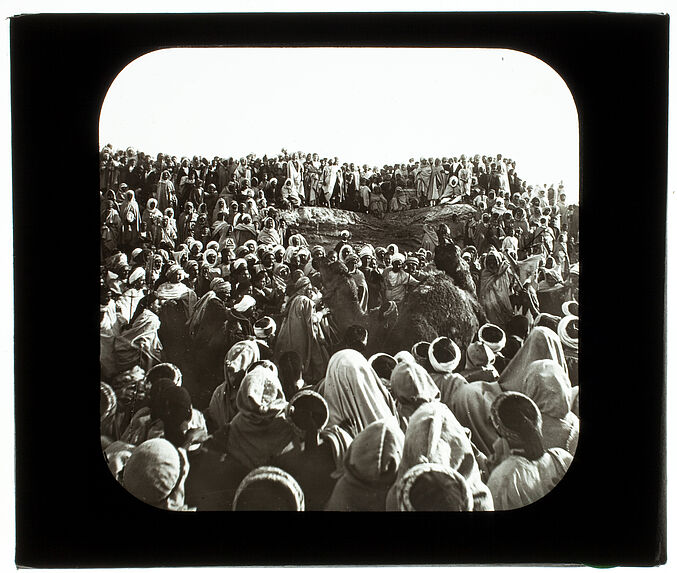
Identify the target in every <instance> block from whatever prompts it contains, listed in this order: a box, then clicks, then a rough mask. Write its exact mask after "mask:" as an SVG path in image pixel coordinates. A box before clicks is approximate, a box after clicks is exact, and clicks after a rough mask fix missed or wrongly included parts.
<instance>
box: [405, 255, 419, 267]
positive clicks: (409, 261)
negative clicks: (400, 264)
mask: <svg viewBox="0 0 677 573" xmlns="http://www.w3.org/2000/svg"><path fill="white" fill-rule="evenodd" d="M404 263H405V264H413V265H416V266H419V265H420V264H421V261H419V260H418V259H417V258H416V257H414V256H410V257H407V258H406V259H405V261H404Z"/></svg>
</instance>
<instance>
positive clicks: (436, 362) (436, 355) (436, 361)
mask: <svg viewBox="0 0 677 573" xmlns="http://www.w3.org/2000/svg"><path fill="white" fill-rule="evenodd" d="M428 360H429V361H430V365H431V366H432V367H433V369H434V370H435V371H436V372H453V371H454V368H456V367H457V366H458V363H459V362H460V361H461V349H460V348H459V347H458V345H457V344H456V343H455V342H454V341H453V340H452V339H451V338H448V337H447V336H440V337H438V338H436V339H435V340H433V341H432V342H431V343H430V346H429V347H428Z"/></svg>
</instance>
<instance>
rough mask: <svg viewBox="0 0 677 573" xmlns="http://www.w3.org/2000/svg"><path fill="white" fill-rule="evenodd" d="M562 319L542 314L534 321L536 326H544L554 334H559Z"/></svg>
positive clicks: (545, 313)
mask: <svg viewBox="0 0 677 573" xmlns="http://www.w3.org/2000/svg"><path fill="white" fill-rule="evenodd" d="M559 321H560V317H559V316H555V315H554V314H548V313H547V312H542V313H540V314H539V315H537V316H536V318H535V319H534V326H542V327H545V328H549V329H550V330H552V331H553V332H557V325H558V324H559Z"/></svg>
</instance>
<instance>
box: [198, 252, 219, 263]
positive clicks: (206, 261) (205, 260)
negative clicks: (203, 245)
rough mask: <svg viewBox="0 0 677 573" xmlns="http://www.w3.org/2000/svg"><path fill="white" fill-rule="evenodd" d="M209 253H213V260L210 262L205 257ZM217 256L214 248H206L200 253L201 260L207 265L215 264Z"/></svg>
mask: <svg viewBox="0 0 677 573" xmlns="http://www.w3.org/2000/svg"><path fill="white" fill-rule="evenodd" d="M209 255H214V262H213V263H210V262H209V261H208V260H207V257H208V256H209ZM218 256H219V254H218V253H217V252H216V251H215V250H214V249H207V250H206V251H205V252H204V253H203V254H202V262H203V263H204V264H205V265H209V266H210V267H213V266H214V265H216V261H217V258H218Z"/></svg>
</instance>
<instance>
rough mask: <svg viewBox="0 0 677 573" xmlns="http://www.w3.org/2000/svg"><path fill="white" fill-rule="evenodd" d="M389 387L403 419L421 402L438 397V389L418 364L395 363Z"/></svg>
mask: <svg viewBox="0 0 677 573" xmlns="http://www.w3.org/2000/svg"><path fill="white" fill-rule="evenodd" d="M390 387H391V393H392V395H393V397H394V398H395V400H396V401H397V409H398V411H399V413H400V415H401V416H402V418H403V419H409V417H410V416H411V415H412V414H413V413H414V412H415V411H416V409H417V408H418V407H419V406H420V405H421V404H425V403H426V402H433V401H435V400H439V399H440V389H439V388H438V387H437V386H436V385H435V382H433V379H432V378H431V377H430V375H429V374H428V373H427V372H426V370H425V368H423V367H422V366H420V365H419V364H411V363H410V362H400V363H399V364H397V365H396V366H395V368H394V369H393V371H392V374H391V375H390Z"/></svg>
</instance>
